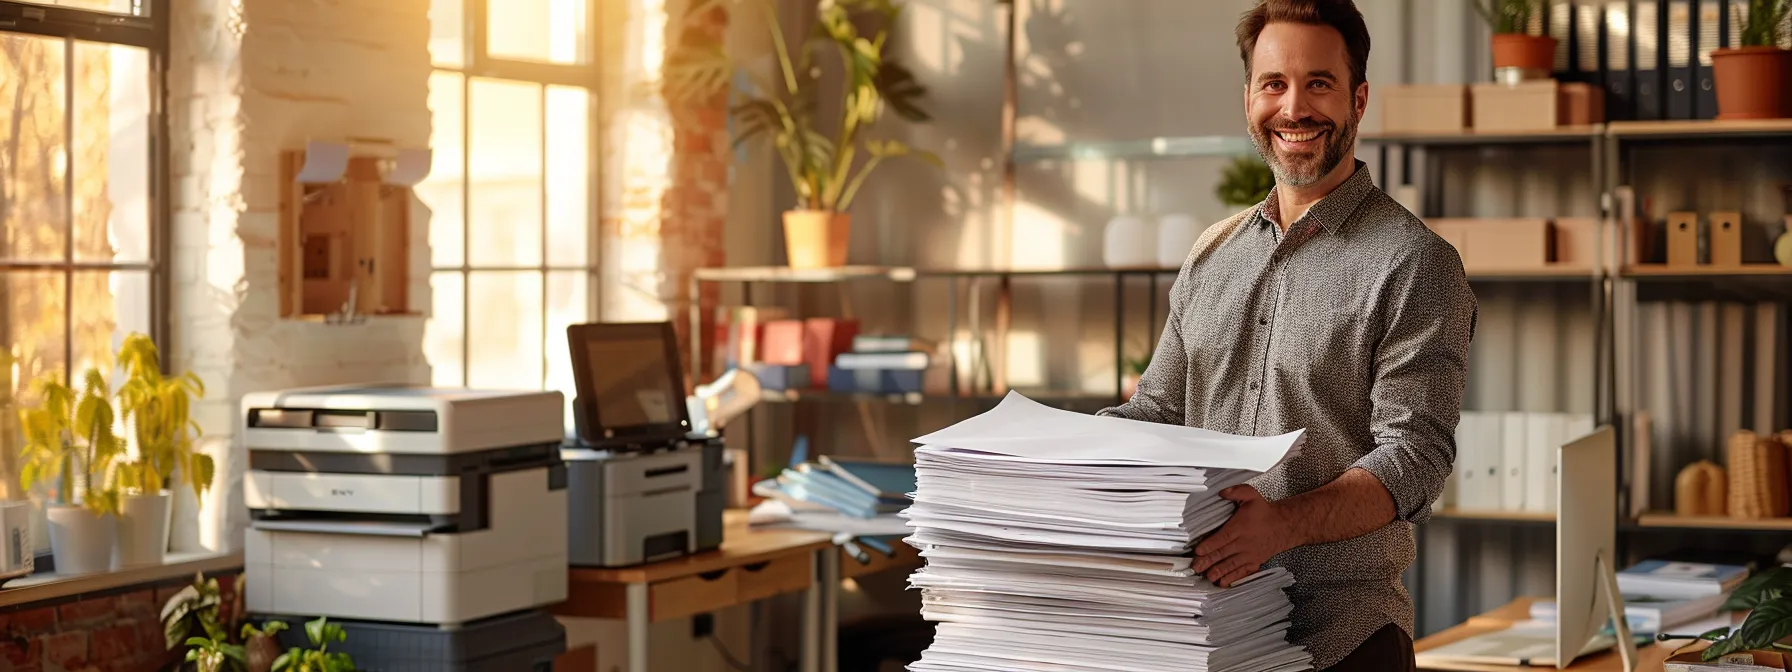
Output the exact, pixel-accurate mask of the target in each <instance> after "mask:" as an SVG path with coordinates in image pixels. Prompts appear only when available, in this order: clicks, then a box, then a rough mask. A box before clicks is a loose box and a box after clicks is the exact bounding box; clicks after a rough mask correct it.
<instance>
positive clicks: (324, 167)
mask: <svg viewBox="0 0 1792 672" xmlns="http://www.w3.org/2000/svg"><path fill="white" fill-rule="evenodd" d="M345 172H348V145H344V144H339V143H334V142H321V141H317V140H312V141H310V142H307V143H305V167H304V168H302V169H300V170H299V177H298V180H299V181H300V182H307V183H317V182H335V181H336V180H338V179H341V178H342V174H343V173H345Z"/></svg>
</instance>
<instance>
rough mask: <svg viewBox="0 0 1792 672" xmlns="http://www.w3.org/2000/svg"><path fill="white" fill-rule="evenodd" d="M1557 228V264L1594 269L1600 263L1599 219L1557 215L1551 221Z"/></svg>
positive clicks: (1555, 259) (1555, 228)
mask: <svg viewBox="0 0 1792 672" xmlns="http://www.w3.org/2000/svg"><path fill="white" fill-rule="evenodd" d="M1551 224H1552V225H1553V227H1552V228H1554V230H1555V243H1556V249H1555V252H1556V254H1555V258H1554V259H1551V260H1550V261H1551V262H1552V263H1554V264H1556V265H1557V266H1567V267H1574V268H1585V269H1588V270H1589V271H1590V270H1592V268H1593V265H1594V264H1596V263H1598V261H1599V259H1598V255H1599V249H1598V245H1599V220H1598V219H1595V218H1592V217H1557V218H1556V219H1555V221H1554V222H1552V223H1551Z"/></svg>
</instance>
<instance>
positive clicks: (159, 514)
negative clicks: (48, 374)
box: [117, 334, 214, 567]
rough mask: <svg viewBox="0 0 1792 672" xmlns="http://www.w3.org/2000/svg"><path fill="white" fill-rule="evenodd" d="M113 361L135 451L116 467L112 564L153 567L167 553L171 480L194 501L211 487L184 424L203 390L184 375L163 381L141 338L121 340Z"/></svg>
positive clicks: (192, 429)
mask: <svg viewBox="0 0 1792 672" xmlns="http://www.w3.org/2000/svg"><path fill="white" fill-rule="evenodd" d="M118 361H119V363H120V365H122V366H123V367H124V372H125V382H124V384H123V385H122V386H120V387H119V389H118V406H119V410H120V411H121V412H122V414H123V416H124V419H125V420H126V423H127V428H128V430H129V432H130V434H131V436H132V438H133V439H135V446H136V456H135V457H133V458H132V459H129V460H127V461H124V462H121V463H120V464H119V465H118V473H117V479H118V482H119V486H120V488H121V490H122V491H123V495H122V497H121V500H120V504H119V511H120V516H119V530H118V541H119V543H118V556H119V558H118V564H119V566H121V567H134V566H141V565H156V564H161V562H162V558H163V556H164V554H165V553H166V551H167V550H168V531H169V523H170V521H171V516H172V513H173V507H172V506H171V501H172V497H171V496H170V491H169V488H170V486H171V485H173V482H174V480H175V479H176V478H177V477H178V478H179V479H180V480H181V481H184V482H185V484H186V485H187V486H189V487H191V488H192V489H193V494H194V495H196V496H204V495H205V491H206V490H207V489H208V488H210V487H211V483H212V478H213V471H214V464H213V462H212V458H211V456H209V455H206V454H204V453H201V452H199V450H198V446H199V437H200V434H201V433H200V430H199V424H198V423H197V422H194V421H193V418H192V406H193V400H194V399H196V398H200V397H204V396H205V384H204V383H203V382H201V381H200V380H199V377H198V376H196V375H194V374H193V373H191V372H188V373H186V374H183V375H179V376H165V375H163V374H162V365H161V356H160V354H159V353H158V351H157V350H156V345H155V342H154V341H151V340H150V339H149V337H148V336H145V335H143V334H131V335H130V336H128V337H126V338H125V340H124V344H123V346H121V347H120V348H119V353H118Z"/></svg>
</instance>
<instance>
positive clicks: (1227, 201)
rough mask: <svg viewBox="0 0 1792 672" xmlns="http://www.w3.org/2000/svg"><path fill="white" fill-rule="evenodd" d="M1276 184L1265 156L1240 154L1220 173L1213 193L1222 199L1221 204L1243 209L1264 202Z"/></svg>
mask: <svg viewBox="0 0 1792 672" xmlns="http://www.w3.org/2000/svg"><path fill="white" fill-rule="evenodd" d="M1274 186H1276V176H1275V173H1274V172H1271V171H1270V169H1269V164H1266V163H1264V162H1263V158H1262V157H1259V156H1256V155H1254V154H1248V155H1245V156H1240V157H1238V158H1235V159H1233V160H1232V163H1231V164H1230V165H1228V166H1226V169H1225V171H1224V172H1222V173H1220V183H1219V185H1218V186H1215V187H1214V189H1213V195H1214V196H1215V197H1217V198H1219V199H1220V204H1221V205H1224V206H1226V207H1228V208H1236V209H1239V210H1242V209H1244V208H1248V207H1251V206H1254V205H1256V204H1258V203H1262V202H1263V199H1265V198H1269V190H1270V188H1271V187H1274Z"/></svg>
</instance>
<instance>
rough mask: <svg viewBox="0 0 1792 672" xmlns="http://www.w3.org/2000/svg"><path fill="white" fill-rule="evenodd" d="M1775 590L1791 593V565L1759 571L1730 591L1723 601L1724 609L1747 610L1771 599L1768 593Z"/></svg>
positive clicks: (1781, 592)
mask: <svg viewBox="0 0 1792 672" xmlns="http://www.w3.org/2000/svg"><path fill="white" fill-rule="evenodd" d="M1775 591H1777V592H1778V593H1779V594H1782V595H1784V594H1792V567H1787V566H1785V565H1779V566H1776V567H1774V568H1772V569H1769V570H1767V571H1764V572H1759V573H1757V574H1755V575H1754V576H1751V577H1748V580H1746V581H1743V582H1742V583H1740V584H1738V585H1737V586H1736V589H1735V590H1733V591H1730V597H1729V599H1727V600H1725V601H1724V605H1723V607H1722V609H1723V610H1724V611H1748V610H1750V609H1754V608H1755V607H1756V606H1758V605H1760V604H1761V603H1762V602H1763V601H1766V600H1768V599H1771V598H1769V597H1768V594H1770V593H1773V592H1775Z"/></svg>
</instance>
